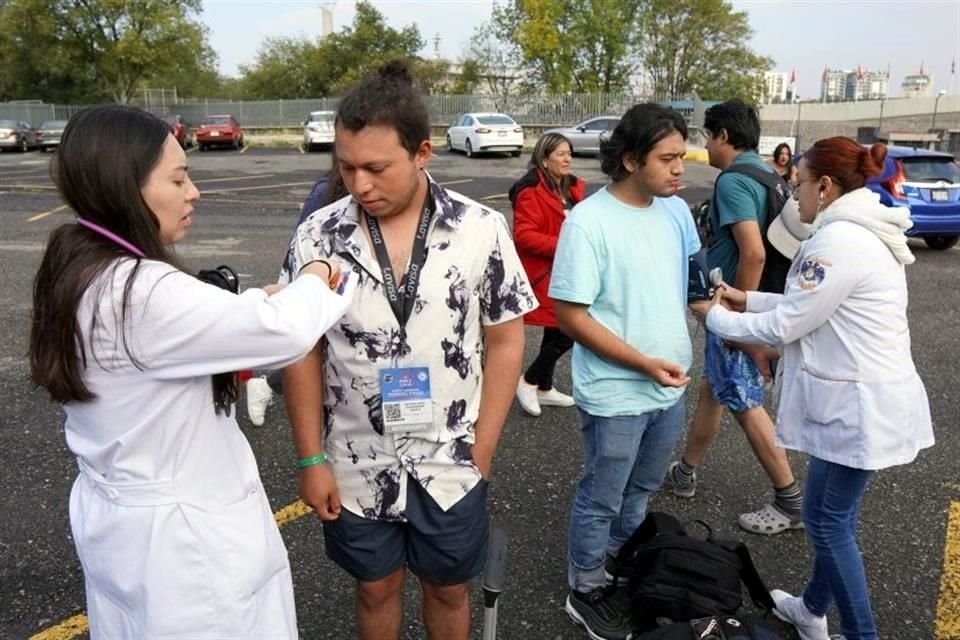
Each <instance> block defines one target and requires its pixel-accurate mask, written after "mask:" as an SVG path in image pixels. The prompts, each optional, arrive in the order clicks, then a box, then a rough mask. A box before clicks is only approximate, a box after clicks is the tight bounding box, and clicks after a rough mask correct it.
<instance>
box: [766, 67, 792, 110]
mask: <svg viewBox="0 0 960 640" xmlns="http://www.w3.org/2000/svg"><path fill="white" fill-rule="evenodd" d="M788 76H789V74H787V73H786V72H783V71H764V72H763V96H762V97H761V101H762V102H763V103H765V104H770V103H771V102H774V103H776V102H786V101H787V86H788V85H787V83H788V82H789V80H788V79H787V78H788Z"/></svg>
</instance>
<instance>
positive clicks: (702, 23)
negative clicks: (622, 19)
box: [641, 0, 773, 100]
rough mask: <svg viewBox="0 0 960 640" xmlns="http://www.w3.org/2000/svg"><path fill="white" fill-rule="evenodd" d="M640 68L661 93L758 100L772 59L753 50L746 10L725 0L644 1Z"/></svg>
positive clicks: (665, 94) (675, 95)
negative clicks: (641, 66) (734, 6)
mask: <svg viewBox="0 0 960 640" xmlns="http://www.w3.org/2000/svg"><path fill="white" fill-rule="evenodd" d="M645 1H646V6H645V8H644V11H643V13H642V17H641V29H642V32H643V34H644V37H643V39H642V40H641V42H642V52H643V67H644V70H645V72H646V75H647V77H648V78H649V80H650V82H651V83H652V90H653V92H654V94H655V95H657V96H660V97H678V96H685V95H690V94H694V93H695V94H697V95H698V96H699V97H700V98H702V99H704V100H725V99H728V98H733V97H739V98H743V99H745V100H756V99H757V98H759V93H760V91H761V88H762V82H761V80H760V76H761V74H762V72H763V71H766V70H768V69H770V67H771V66H772V64H773V61H772V60H771V59H770V58H768V57H764V56H761V55H758V54H756V53H754V52H753V51H752V50H751V49H750V48H749V47H748V46H747V43H748V42H749V41H750V37H751V36H752V35H753V30H752V29H751V28H750V23H749V21H748V19H747V14H746V13H745V12H743V11H734V10H733V7H732V6H731V5H730V3H729V2H726V1H725V0H645Z"/></svg>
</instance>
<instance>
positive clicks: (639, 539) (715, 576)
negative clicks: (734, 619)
mask: <svg viewBox="0 0 960 640" xmlns="http://www.w3.org/2000/svg"><path fill="white" fill-rule="evenodd" d="M697 522H698V523H699V524H701V525H702V526H703V527H704V528H706V530H707V532H708V535H707V538H706V539H705V540H704V539H700V538H695V537H692V536H689V535H687V532H686V530H685V529H684V527H683V525H681V524H680V522H679V521H678V520H677V519H676V518H674V517H673V516H671V515H668V514H666V513H659V512H656V511H651V512H650V513H648V514H647V517H646V519H645V520H644V521H643V523H642V524H641V525H640V526H639V527H638V528H637V530H636V531H635V532H634V533H633V535H632V536H630V539H629V540H627V542H626V543H625V544H624V545H623V547H622V548H621V549H620V552H619V553H618V554H617V558H616V564H617V565H618V566H619V567H621V569H620V573H621V575H622V576H625V577H626V578H627V598H628V603H629V604H628V606H629V609H630V615H631V616H632V618H633V620H634V623H635V624H636V625H637V627H639V628H641V629H654V628H656V626H657V621H658V619H664V618H666V619H669V620H672V621H688V620H694V619H697V618H704V617H709V616H713V615H727V616H732V615H734V614H736V612H737V610H738V609H739V608H740V605H741V604H743V591H742V587H741V584H745V585H746V586H747V590H748V591H749V593H750V597H751V599H752V600H753V601H754V603H756V604H757V605H758V606H760V607H762V608H764V609H765V610H768V611H769V610H772V609H773V608H774V603H773V599H772V598H771V597H770V592H769V591H768V589H767V587H766V585H764V583H763V580H762V579H761V578H760V574H759V573H757V568H756V567H755V566H754V564H753V559H752V558H751V557H750V552H749V551H748V550H747V547H746V545H744V544H743V543H742V542H736V541H726V540H717V539H715V538H714V537H713V531H712V530H711V529H710V527H709V526H708V525H707V524H706V523H704V522H703V521H700V520H698V521H697Z"/></svg>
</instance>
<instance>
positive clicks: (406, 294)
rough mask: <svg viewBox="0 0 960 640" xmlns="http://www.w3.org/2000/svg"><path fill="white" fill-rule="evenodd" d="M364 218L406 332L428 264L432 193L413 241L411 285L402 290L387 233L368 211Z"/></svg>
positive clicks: (390, 299)
mask: <svg viewBox="0 0 960 640" xmlns="http://www.w3.org/2000/svg"><path fill="white" fill-rule="evenodd" d="M363 217H364V218H365V219H366V221H367V229H368V230H369V231H370V240H371V242H373V250H374V253H376V254H377V262H379V263H380V271H381V272H383V289H384V291H385V292H386V295H387V301H388V302H389V303H390V308H391V309H393V315H394V316H396V318H397V322H399V323H400V330H401V331H403V330H404V329H405V328H406V326H407V321H408V320H409V319H410V315H411V314H412V313H413V306H414V305H415V304H416V301H417V289H419V287H420V274H421V273H422V272H423V265H424V264H425V263H426V262H427V232H428V231H429V229H430V221H431V220H432V219H433V209H432V208H431V207H430V193H429V191H428V192H427V197H426V198H425V199H424V201H423V209H422V210H421V211H420V222H419V223H418V224H417V235H416V236H414V238H413V252H412V253H411V254H410V267H409V268H408V269H407V283H406V285H405V286H404V287H403V290H402V291H401V290H400V288H399V285H400V283H399V282H398V280H397V276H396V274H395V273H394V271H393V265H392V264H391V263H390V254H389V253H388V252H387V245H386V244H385V243H384V241H383V234H382V233H381V232H380V222H379V221H378V220H377V219H376V218H375V217H374V216H371V215H369V214H367V213H366V212H364V215H363Z"/></svg>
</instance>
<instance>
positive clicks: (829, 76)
mask: <svg viewBox="0 0 960 640" xmlns="http://www.w3.org/2000/svg"><path fill="white" fill-rule="evenodd" d="M851 73H856V72H851V71H849V70H846V71H832V70H830V69H824V71H823V76H822V77H821V79H820V101H821V102H843V101H844V100H846V97H847V76H848V75H850V74H851Z"/></svg>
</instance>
